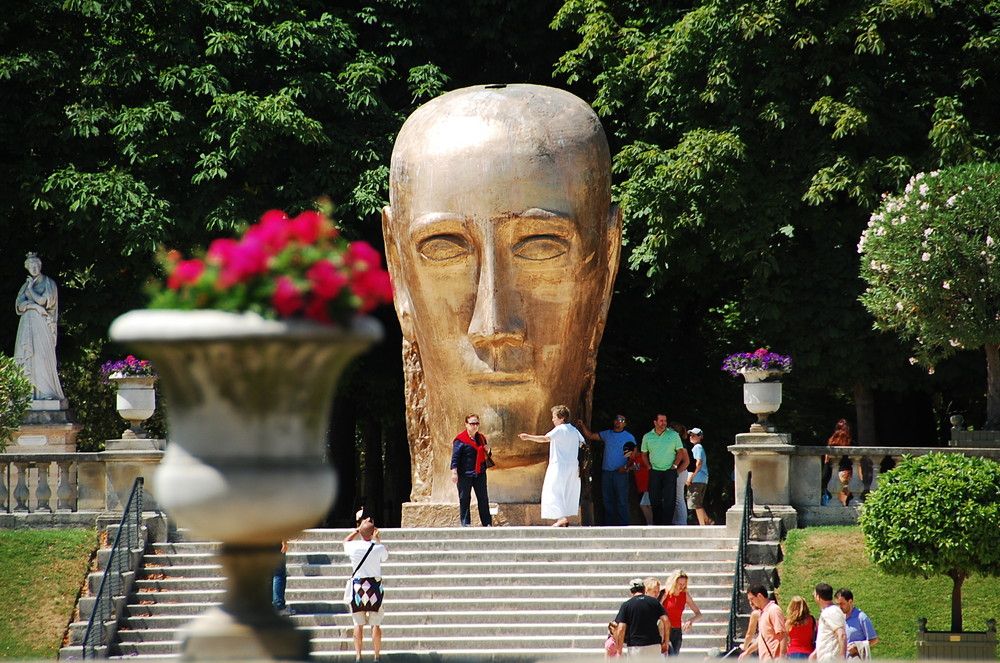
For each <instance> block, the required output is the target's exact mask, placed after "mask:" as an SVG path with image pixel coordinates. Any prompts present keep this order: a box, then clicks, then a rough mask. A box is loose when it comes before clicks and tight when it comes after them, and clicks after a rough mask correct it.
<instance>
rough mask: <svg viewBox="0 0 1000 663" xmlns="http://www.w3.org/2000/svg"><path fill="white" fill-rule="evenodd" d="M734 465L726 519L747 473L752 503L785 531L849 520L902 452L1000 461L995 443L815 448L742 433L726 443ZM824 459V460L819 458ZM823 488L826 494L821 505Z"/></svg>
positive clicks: (736, 510) (733, 514)
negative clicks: (844, 486)
mask: <svg viewBox="0 0 1000 663" xmlns="http://www.w3.org/2000/svg"><path fill="white" fill-rule="evenodd" d="M729 451H730V452H731V453H732V454H733V456H734V460H735V467H736V495H738V496H739V497H738V499H739V500H740V501H739V502H738V503H737V504H736V505H734V506H733V508H732V509H730V511H729V513H728V515H727V523H728V524H729V525H730V526H736V524H738V522H739V518H740V517H741V515H742V510H743V504H742V499H743V497H742V496H743V494H744V490H745V483H746V476H747V472H751V473H752V482H753V491H754V505H755V506H756V507H757V510H758V511H765V512H767V513H769V514H771V515H774V516H777V517H780V518H781V520H782V522H783V524H784V526H785V528H786V530H787V529H792V528H796V527H808V526H810V525H853V524H856V523H857V520H858V514H859V512H860V506H861V504H862V503H863V501H864V499H865V498H866V497H867V495H868V493H870V492H872V491H874V490H877V489H878V481H879V476H880V475H881V474H882V473H884V472H887V471H888V470H890V469H892V468H893V467H895V466H896V463H898V462H899V460H900V459H901V458H902V457H903V456H904V455H910V456H921V455H924V454H929V453H961V454H965V455H967V456H979V457H984V458H993V459H995V460H997V461H1000V448H969V447H861V446H858V447H827V446H822V447H816V446H796V445H793V444H791V436H790V435H787V434H781V433H743V434H740V435H737V436H736V444H734V445H732V446H730V447H729ZM824 460H826V462H824ZM841 468H843V469H847V468H850V469H851V477H850V482H849V484H848V489H849V490H850V492H851V493H852V495H853V499H852V500H851V501H850V502H849V503H848V505H847V506H844V505H843V504H842V503H841V501H840V500H839V499H838V495H839V494H840V492H841V480H840V477H839V471H840V469H841ZM824 493H829V494H830V499H829V502H827V503H826V504H824V500H823V496H824Z"/></svg>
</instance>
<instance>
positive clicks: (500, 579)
mask: <svg viewBox="0 0 1000 663" xmlns="http://www.w3.org/2000/svg"><path fill="white" fill-rule="evenodd" d="M643 568H645V570H647V571H648V573H643V572H642V569H643ZM663 568H664V567H663V566H653V565H650V566H648V567H638V570H637V569H632V570H631V573H634V574H636V575H639V576H646V575H655V574H657V573H662V569H663ZM345 569H346V570H344V569H341V567H330V566H325V565H315V566H312V565H310V566H301V565H294V564H293V565H289V566H288V574H289V575H288V583H289V586H291V585H295V586H297V587H311V586H314V585H316V584H320V583H327V584H328V585H329V586H330V587H338V586H340V585H341V584H342V583H343V582H344V581H346V579H347V577H348V576H349V575H350V572H351V569H347V568H346V567H345ZM685 570H687V573H688V578H689V583H688V586H689V587H690V589H691V591H692V593H693V594H694V595H695V596H701V595H702V594H704V592H706V591H712V590H715V589H718V588H719V587H721V586H724V585H725V586H728V583H729V582H730V581H731V578H732V574H733V571H732V565H730V567H729V568H727V570H725V571H723V572H704V573H701V572H698V571H694V570H688V569H687V568H685ZM341 571H342V572H341ZM446 571H447V570H446ZM221 573H222V568H221V567H219V566H212V567H197V566H191V567H155V568H150V567H147V568H146V570H145V572H144V573H141V574H140V577H139V579H138V582H140V583H141V582H147V581H153V580H160V581H183V580H189V581H191V582H192V583H196V582H208V581H217V582H221V581H222V575H221ZM631 577H632V576H625V575H622V574H621V569H618V570H616V571H615V572H614V573H597V572H592V573H588V574H586V575H583V574H579V573H558V572H552V573H531V572H527V573H519V574H509V575H497V574H495V573H490V572H483V569H480V572H479V573H446V572H445V573H436V574H433V575H427V574H415V575H404V574H398V573H394V574H393V575H392V576H391V579H389V578H390V577H389V576H386V578H387V579H389V580H388V581H389V582H391V584H392V586H393V587H425V586H427V585H428V584H429V583H433V584H451V585H456V586H457V585H463V584H465V585H478V586H483V587H506V586H524V585H528V586H534V585H546V586H548V585H555V586H560V587H566V586H570V585H574V584H577V583H580V582H581V580H585V581H586V583H587V584H589V585H608V586H612V587H616V588H619V589H620V588H622V587H624V586H625V585H626V584H627V583H628V581H629V580H630V579H631ZM140 586H141V585H140Z"/></svg>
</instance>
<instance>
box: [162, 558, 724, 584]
mask: <svg viewBox="0 0 1000 663" xmlns="http://www.w3.org/2000/svg"><path fill="white" fill-rule="evenodd" d="M390 555H391V553H390ZM147 559H152V558H150V557H147ZM159 561H160V560H159V558H157V561H156V562H154V563H153V565H152V566H149V567H147V569H146V570H147V574H148V572H152V573H163V574H164V575H174V574H175V573H176V572H175V571H174V569H179V568H191V567H195V566H211V565H197V564H192V565H191V566H190V567H187V566H180V565H178V566H168V565H166V564H160V563H159ZM192 561H195V560H192ZM735 564H736V557H735V555H734V556H733V557H732V558H729V559H725V558H724V559H718V560H697V559H683V560H682V559H676V558H674V559H670V558H663V559H643V560H638V561H635V560H633V561H629V563H628V564H623V563H622V562H621V561H620V560H615V559H609V560H601V561H594V560H590V559H587V558H586V557H584V558H578V559H566V560H557V561H553V560H550V559H531V560H521V561H515V562H510V561H507V559H506V557H502V558H498V559H492V560H489V561H477V562H471V561H468V560H465V561H458V562H456V561H452V562H449V563H444V562H441V561H436V560H433V559H431V560H429V561H409V560H407V561H403V560H400V559H398V558H397V557H395V556H390V558H389V561H387V562H386V563H385V564H383V565H382V569H383V571H384V575H385V577H387V578H388V577H397V576H406V575H420V576H439V575H454V574H460V575H476V572H477V571H480V572H481V571H482V570H483V569H488V570H489V571H490V572H491V573H492V574H495V575H520V574H524V573H559V572H565V573H569V574H571V575H585V576H590V575H612V576H615V577H619V578H621V577H624V576H623V575H622V568H627V569H628V574H631V575H630V576H629V577H635V576H647V575H653V576H656V577H663V578H665V577H666V576H667V574H668V573H669V572H670V571H671V570H672V569H677V568H683V569H684V570H685V572H687V574H688V575H705V574H728V575H730V576H731V575H732V573H733V569H734V565H735ZM296 566H298V568H299V570H301V573H300V574H295V575H302V576H319V575H321V576H336V577H341V578H347V577H348V576H350V575H351V571H352V570H353V569H352V567H351V566H350V565H349V564H348V563H343V564H312V565H294V564H293V565H292V566H290V567H289V570H290V571H291V570H292V569H293V568H294V567H296ZM217 568H219V574H220V575H221V567H217ZM166 569H170V571H169V572H168V571H167V570H166ZM197 574H199V575H202V576H206V575H208V574H207V572H205V571H198V572H197ZM625 582H627V579H626V580H625Z"/></svg>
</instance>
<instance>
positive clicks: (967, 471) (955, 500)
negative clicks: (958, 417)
mask: <svg viewBox="0 0 1000 663" xmlns="http://www.w3.org/2000/svg"><path fill="white" fill-rule="evenodd" d="M859 524H860V525H861V530H862V532H864V536H865V549H866V550H867V551H868V554H869V555H870V556H871V559H872V562H873V563H874V564H875V565H876V566H877V567H879V568H880V569H882V570H883V571H885V572H887V573H891V574H894V575H904V576H914V577H924V578H926V577H928V576H932V575H938V574H943V575H946V576H948V577H949V578H951V579H952V581H953V585H952V587H953V588H952V596H951V630H952V631H954V632H959V631H961V630H962V583H964V582H965V580H966V579H967V578H969V576H971V575H973V574H981V575H984V576H1000V546H997V544H996V541H997V532H998V531H1000V464H998V463H996V462H995V461H993V460H989V459H985V458H969V457H966V456H963V455H961V454H957V453H948V454H943V453H942V454H928V455H926V456H918V457H913V456H907V457H905V458H904V459H903V461H902V462H901V463H900V464H899V465H898V466H897V467H896V468H894V469H892V470H890V471H889V472H887V473H885V474H883V475H882V476H881V477H880V478H879V485H878V490H876V491H873V492H872V493H871V494H870V495H869V496H868V500H867V501H866V502H865V508H864V509H862V511H861V517H860V518H859Z"/></svg>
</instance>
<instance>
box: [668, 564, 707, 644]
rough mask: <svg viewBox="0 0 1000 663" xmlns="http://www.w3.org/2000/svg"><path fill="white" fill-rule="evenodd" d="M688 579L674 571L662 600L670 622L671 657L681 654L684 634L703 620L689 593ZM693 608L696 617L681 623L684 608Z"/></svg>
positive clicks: (685, 575)
mask: <svg viewBox="0 0 1000 663" xmlns="http://www.w3.org/2000/svg"><path fill="white" fill-rule="evenodd" d="M687 586H688V577H687V574H686V573H684V572H683V571H674V572H673V573H671V574H670V577H669V578H667V582H666V583H665V584H664V587H665V589H664V590H663V592H662V596H661V598H660V600H661V601H662V602H663V607H664V609H666V611H667V619H669V620H670V652H669V654H670V656H677V655H678V654H679V653H680V652H681V640H682V639H683V638H682V632H683V631H689V630H690V629H691V625H692V624H694V623H695V622H696V621H698V620H699V619H701V610H699V609H698V604H697V603H695V602H694V599H693V598H691V595H690V594H688V591H687ZM685 607H688V608H691V611H692V612H694V616H693V617H691V619H688V620H686V621H681V614H682V613H683V612H684V608H685Z"/></svg>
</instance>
